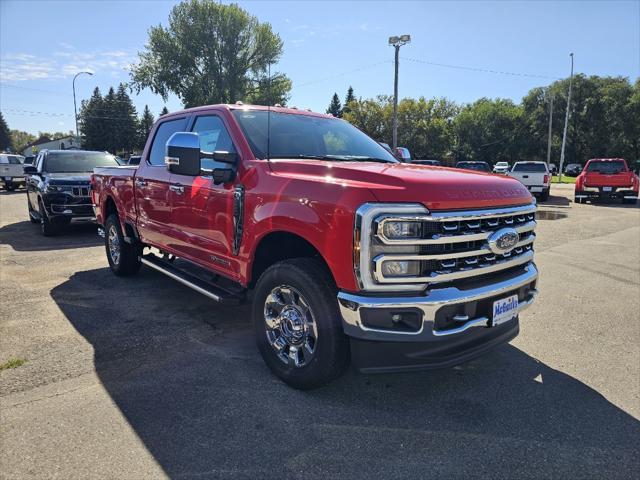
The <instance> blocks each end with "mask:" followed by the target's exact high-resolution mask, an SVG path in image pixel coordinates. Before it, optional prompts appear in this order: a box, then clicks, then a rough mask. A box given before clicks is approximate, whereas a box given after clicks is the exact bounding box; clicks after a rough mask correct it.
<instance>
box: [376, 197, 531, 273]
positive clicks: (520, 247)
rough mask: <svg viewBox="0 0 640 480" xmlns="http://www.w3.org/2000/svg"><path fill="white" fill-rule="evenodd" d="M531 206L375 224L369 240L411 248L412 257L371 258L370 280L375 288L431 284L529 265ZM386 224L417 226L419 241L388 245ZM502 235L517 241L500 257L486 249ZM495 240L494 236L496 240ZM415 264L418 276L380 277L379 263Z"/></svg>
mask: <svg viewBox="0 0 640 480" xmlns="http://www.w3.org/2000/svg"><path fill="white" fill-rule="evenodd" d="M535 210H536V206H535V204H530V205H525V206H521V207H509V208H502V209H492V210H471V211H467V212H431V213H430V214H428V215H419V216H412V217H409V216H384V217H382V218H378V219H377V220H376V222H375V223H376V227H375V229H374V232H375V238H376V239H377V241H378V242H379V243H380V244H381V245H387V246H395V247H391V248H396V249H397V248H401V247H402V246H406V247H412V248H413V249H414V250H416V251H415V252H413V253H395V252H386V251H384V249H382V250H383V253H380V254H379V255H376V256H374V257H373V258H372V271H373V278H374V279H375V281H376V282H378V283H379V284H405V285H406V284H408V283H420V284H435V283H443V282H450V281H456V280H461V279H466V278H469V277H477V276H480V275H488V274H492V273H495V272H499V271H502V270H506V269H509V268H513V267H517V266H521V265H524V264H527V263H529V262H531V261H532V260H533V243H534V240H535V233H534V230H535V227H536V220H535ZM387 221H404V222H419V223H420V236H419V238H411V239H389V238H386V237H385V235H384V228H383V227H384V223H385V222H387ZM503 229H513V230H515V231H516V232H517V233H518V237H519V238H518V241H517V243H515V245H513V246H512V248H511V249H510V250H508V251H506V252H502V253H501V252H499V251H496V250H497V249H495V248H494V249H492V247H491V246H490V245H489V240H490V237H492V235H493V234H494V233H495V232H498V231H500V230H503ZM498 235H499V234H498ZM404 261H408V262H419V266H418V268H417V270H418V274H412V275H402V276H390V275H385V273H384V269H383V265H384V263H385V262H404Z"/></svg>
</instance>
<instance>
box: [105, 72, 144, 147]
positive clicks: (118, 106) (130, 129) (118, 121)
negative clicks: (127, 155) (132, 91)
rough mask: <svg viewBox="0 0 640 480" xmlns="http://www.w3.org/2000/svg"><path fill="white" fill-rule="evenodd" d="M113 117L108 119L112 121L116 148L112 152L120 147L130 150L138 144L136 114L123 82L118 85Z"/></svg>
mask: <svg viewBox="0 0 640 480" xmlns="http://www.w3.org/2000/svg"><path fill="white" fill-rule="evenodd" d="M113 117H114V118H113V119H112V120H110V121H111V122H112V123H113V128H114V132H115V134H114V136H115V146H116V149H117V150H113V152H114V153H116V152H118V151H120V150H121V149H122V150H125V151H127V152H130V151H131V150H132V149H133V148H134V147H135V146H137V144H138V116H137V113H136V108H135V107H134V106H133V102H132V101H131V98H130V97H129V95H128V94H127V89H126V87H125V85H124V84H123V83H121V84H120V85H118V90H117V92H116V97H115V102H114V109H113Z"/></svg>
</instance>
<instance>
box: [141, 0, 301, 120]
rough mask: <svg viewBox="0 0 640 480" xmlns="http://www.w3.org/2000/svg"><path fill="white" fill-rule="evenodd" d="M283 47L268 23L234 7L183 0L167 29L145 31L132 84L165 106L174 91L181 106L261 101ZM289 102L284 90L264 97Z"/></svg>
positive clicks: (210, 0)
mask: <svg viewBox="0 0 640 480" xmlns="http://www.w3.org/2000/svg"><path fill="white" fill-rule="evenodd" d="M282 47H283V44H282V40H281V39H280V37H279V36H278V35H277V34H275V33H274V32H273V31H272V29H271V25H270V24H268V23H262V22H260V21H259V20H258V19H257V18H256V17H254V16H252V15H249V13H247V12H246V11H245V10H243V9H242V8H240V7H239V6H238V5H235V4H231V5H223V4H221V3H218V2H214V1H213V0H185V1H183V2H181V3H179V4H178V5H176V6H174V7H173V9H172V10H171V13H170V15H169V25H168V26H167V27H163V26H161V25H159V26H156V27H151V29H150V30H149V39H148V42H147V46H146V49H145V51H143V52H142V53H140V62H139V63H138V64H137V65H135V66H134V67H133V69H132V72H131V78H132V84H133V86H134V87H135V88H136V89H137V90H138V91H140V90H141V89H144V88H150V89H151V90H152V91H153V92H154V93H158V94H160V95H161V96H162V98H163V99H164V100H165V101H166V99H167V98H168V95H169V93H172V92H173V93H175V94H176V95H177V96H178V97H179V98H180V99H181V100H182V102H183V104H184V105H185V107H193V106H197V105H206V104H211V103H233V102H236V101H238V100H242V101H245V100H251V99H253V98H264V92H263V90H264V88H265V83H266V84H268V83H269V82H265V81H264V79H265V77H266V76H267V71H268V67H269V65H270V64H274V63H276V62H277V61H278V59H279V58H280V56H281V55H282ZM276 75H282V74H276ZM282 77H284V76H283V75H282ZM289 88H290V84H289ZM287 97H288V89H286V91H284V92H281V93H280V96H279V97H275V96H269V97H268V98H272V99H273V101H274V103H284V102H285V101H286V100H287Z"/></svg>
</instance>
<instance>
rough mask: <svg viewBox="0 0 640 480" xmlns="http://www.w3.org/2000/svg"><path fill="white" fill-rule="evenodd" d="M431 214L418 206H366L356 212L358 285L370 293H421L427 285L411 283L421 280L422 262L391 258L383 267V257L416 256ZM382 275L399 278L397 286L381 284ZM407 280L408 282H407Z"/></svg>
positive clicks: (395, 284) (404, 204) (355, 256)
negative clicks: (425, 222)
mask: <svg viewBox="0 0 640 480" xmlns="http://www.w3.org/2000/svg"><path fill="white" fill-rule="evenodd" d="M428 215H429V211H428V210H427V209H426V208H425V207H424V206H423V205H421V204H417V203H400V204H398V203H366V204H364V205H362V206H361V207H360V208H359V209H358V210H357V212H356V221H355V231H354V237H353V238H354V245H353V254H354V259H353V260H354V268H355V272H356V277H357V280H358V284H359V286H360V288H361V289H362V290H366V291H420V290H423V289H424V288H425V287H426V284H425V283H418V282H416V280H413V281H411V278H412V277H420V274H421V271H420V270H421V267H422V262H420V261H419V260H414V259H410V258H409V259H402V258H398V259H395V258H393V259H392V258H389V260H386V261H382V262H381V263H380V264H379V270H378V271H377V272H376V260H377V261H378V262H379V261H380V258H381V257H380V256H381V255H400V256H403V255H405V256H411V255H413V256H416V255H417V254H419V252H420V245H419V244H417V243H413V242H412V240H414V239H415V240H418V239H419V238H421V237H422V236H423V233H424V232H423V231H422V230H423V228H422V225H423V219H424V218H425V217H427V216H428ZM380 275H382V276H384V277H386V278H387V277H395V278H398V279H399V280H398V281H396V282H394V283H381V282H379V281H378V278H379V277H380ZM404 278H406V279H407V281H406V283H405V282H404V280H403V279H404Z"/></svg>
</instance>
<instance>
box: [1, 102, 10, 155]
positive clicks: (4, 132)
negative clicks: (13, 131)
mask: <svg viewBox="0 0 640 480" xmlns="http://www.w3.org/2000/svg"><path fill="white" fill-rule="evenodd" d="M10 148H12V145H11V136H10V135H9V126H8V125H7V122H5V120H4V116H3V115H2V112H0V152H1V151H3V150H8V149H10Z"/></svg>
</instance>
